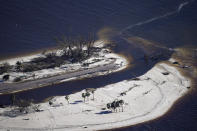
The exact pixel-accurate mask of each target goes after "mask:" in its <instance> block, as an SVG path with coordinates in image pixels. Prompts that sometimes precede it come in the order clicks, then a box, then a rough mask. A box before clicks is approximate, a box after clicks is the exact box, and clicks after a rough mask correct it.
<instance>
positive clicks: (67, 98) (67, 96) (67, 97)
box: [65, 95, 69, 104]
mask: <svg viewBox="0 0 197 131" xmlns="http://www.w3.org/2000/svg"><path fill="white" fill-rule="evenodd" d="M65 99H66V100H67V102H68V104H69V95H66V96H65Z"/></svg>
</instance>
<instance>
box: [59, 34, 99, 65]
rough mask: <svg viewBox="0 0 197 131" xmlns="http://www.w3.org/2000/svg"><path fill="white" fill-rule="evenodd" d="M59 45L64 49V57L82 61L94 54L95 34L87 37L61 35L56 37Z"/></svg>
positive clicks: (73, 60) (72, 60)
mask: <svg viewBox="0 0 197 131" xmlns="http://www.w3.org/2000/svg"><path fill="white" fill-rule="evenodd" d="M55 40H56V42H57V43H58V45H59V46H60V47H61V48H62V49H63V50H64V54H63V56H62V57H63V58H64V59H66V60H70V61H71V62H80V61H82V60H84V59H86V58H87V57H89V56H90V55H91V54H92V48H93V44H94V42H95V37H94V35H89V36H88V37H87V38H85V37H82V36H80V37H78V38H74V39H73V38H71V37H61V38H56V39H55Z"/></svg>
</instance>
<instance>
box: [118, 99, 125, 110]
mask: <svg viewBox="0 0 197 131" xmlns="http://www.w3.org/2000/svg"><path fill="white" fill-rule="evenodd" d="M119 104H120V105H121V107H122V112H123V105H124V100H119Z"/></svg>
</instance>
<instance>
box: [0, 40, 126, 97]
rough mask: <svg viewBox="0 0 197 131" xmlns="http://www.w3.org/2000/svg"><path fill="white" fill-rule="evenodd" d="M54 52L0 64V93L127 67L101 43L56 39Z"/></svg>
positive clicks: (14, 59) (5, 61)
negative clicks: (56, 46)
mask: <svg viewBox="0 0 197 131" xmlns="http://www.w3.org/2000/svg"><path fill="white" fill-rule="evenodd" d="M56 41H57V43H58V49H55V50H49V51H43V52H41V53H39V54H35V55H30V56H24V57H18V58H13V59H8V60H4V61H0V64H1V65H0V93H1V94H3V93H10V92H17V91H22V90H28V89H32V88H38V87H43V86H47V85H51V84H56V83H61V82H65V81H69V80H74V79H80V78H84V77H93V76H98V75H105V74H109V73H111V72H115V71H119V70H122V69H124V68H126V67H127V64H128V62H127V60H126V59H125V58H124V57H122V56H120V55H118V54H115V53H113V52H112V51H111V50H110V47H109V45H107V44H105V43H106V42H104V41H95V40H94V39H93V38H89V39H84V38H78V39H68V38H61V39H60V38H59V39H56Z"/></svg>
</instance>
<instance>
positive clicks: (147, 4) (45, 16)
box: [0, 0, 197, 131]
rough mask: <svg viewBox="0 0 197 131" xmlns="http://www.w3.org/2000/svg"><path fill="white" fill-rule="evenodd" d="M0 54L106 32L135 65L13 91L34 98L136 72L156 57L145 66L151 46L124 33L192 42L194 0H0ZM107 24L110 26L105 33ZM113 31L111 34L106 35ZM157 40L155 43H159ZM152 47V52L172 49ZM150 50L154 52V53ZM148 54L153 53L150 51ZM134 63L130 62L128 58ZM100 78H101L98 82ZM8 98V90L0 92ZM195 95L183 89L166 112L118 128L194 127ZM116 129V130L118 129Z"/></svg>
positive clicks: (196, 42) (177, 43) (170, 44)
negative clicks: (143, 45) (135, 43)
mask: <svg viewBox="0 0 197 131" xmlns="http://www.w3.org/2000/svg"><path fill="white" fill-rule="evenodd" d="M0 2H1V4H0V20H1V21H0V29H1V30H0V40H1V42H0V46H1V48H0V59H3V58H6V57H8V56H13V55H17V54H21V53H28V52H32V51H37V50H40V49H42V48H48V47H53V46H55V45H56V43H55V41H54V37H56V36H62V35H67V36H77V35H85V36H87V35H88V34H89V33H90V32H92V33H94V34H98V32H102V31H104V33H101V34H99V35H98V38H100V37H101V36H102V35H104V36H106V37H110V39H112V40H113V41H114V42H115V43H116V46H115V47H114V51H115V52H117V53H124V55H126V56H127V57H129V56H133V57H134V59H135V61H134V63H135V66H132V68H129V69H127V70H125V71H122V72H118V73H114V74H110V75H107V76H100V77H95V78H90V79H84V80H77V81H74V82H66V83H62V84H59V85H54V86H49V87H44V88H39V89H35V90H30V91H25V92H21V93H17V96H18V97H20V98H34V99H36V100H37V101H40V100H43V99H45V98H47V97H50V96H54V95H65V94H69V93H72V92H75V91H79V90H82V89H84V88H89V87H94V88H98V87H101V86H104V85H106V84H110V83H114V82H118V81H121V80H124V79H129V78H131V77H134V76H139V75H141V74H143V73H145V72H146V71H148V70H149V69H150V68H151V67H152V66H154V64H155V63H156V62H157V61H155V62H151V63H149V65H147V64H146V63H145V62H144V61H143V60H141V58H142V57H143V55H144V53H150V50H147V49H142V48H135V47H134V46H133V45H132V44H131V43H129V42H130V41H128V39H129V38H132V37H134V36H138V37H140V38H143V39H145V40H150V41H154V42H153V43H154V44H155V43H156V44H155V45H159V46H160V47H163V46H165V47H167V48H178V47H184V46H189V45H190V46H194V47H195V48H196V46H197V39H196V36H197V30H196V29H197V16H196V12H197V2H196V1H192V0H191V1H184V0H173V1H172V0H149V1H147V0H138V1H133V0H124V1H123V0H94V1H93V0H75V1H72V0H58V1H54V0H45V1H40V0H28V1H26V0H20V1H17V0H12V1H11V0H0ZM106 29H111V31H109V32H107V33H105V30H106ZM111 34H112V35H111ZM158 43H159V44H158ZM160 47H157V48H154V50H155V52H160V51H164V52H167V53H168V54H169V55H168V56H167V57H166V59H167V58H169V57H170V55H171V53H172V52H171V51H169V50H166V49H162V48H160ZM155 52H154V53H155ZM151 53H152V52H151ZM131 64H133V63H131ZM101 81H102V82H101ZM0 98H1V100H0V103H3V104H5V103H7V102H8V100H9V95H5V96H1V97H0ZM196 98H197V94H196V92H195V90H194V92H193V93H190V94H188V95H187V96H186V97H184V98H183V99H182V100H181V101H179V102H177V103H176V105H175V106H174V107H173V109H172V110H171V111H170V112H169V113H168V114H167V115H165V116H163V117H161V118H159V119H157V120H153V121H150V122H146V123H143V124H139V125H137V126H132V127H128V128H124V129H123V130H133V131H135V130H142V131H144V130H145V131H147V130H148V131H149V130H150V131H152V130H159V131H160V130H163V131H166V130H168V131H174V130H179V131H191V130H197V102H196ZM118 130H119V129H118Z"/></svg>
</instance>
